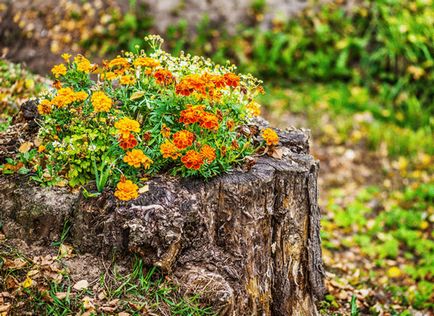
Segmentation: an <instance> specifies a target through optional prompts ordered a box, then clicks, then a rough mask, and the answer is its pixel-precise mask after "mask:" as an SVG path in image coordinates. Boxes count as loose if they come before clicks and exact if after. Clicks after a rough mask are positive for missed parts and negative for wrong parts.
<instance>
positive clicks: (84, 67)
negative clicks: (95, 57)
mask: <svg viewBox="0 0 434 316" xmlns="http://www.w3.org/2000/svg"><path fill="white" fill-rule="evenodd" d="M74 62H75V63H76V65H77V70H78V71H82V72H85V73H89V72H90V71H91V70H92V64H91V63H90V61H89V60H88V59H87V58H86V57H84V56H83V55H77V56H76V57H75V58H74Z"/></svg>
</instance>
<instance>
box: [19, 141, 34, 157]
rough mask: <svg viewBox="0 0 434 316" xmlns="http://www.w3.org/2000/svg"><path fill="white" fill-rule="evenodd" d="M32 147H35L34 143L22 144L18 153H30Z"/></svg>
mask: <svg viewBox="0 0 434 316" xmlns="http://www.w3.org/2000/svg"><path fill="white" fill-rule="evenodd" d="M32 146H33V143H32V142H25V143H22V144H21V145H20V148H18V151H19V152H20V153H22V154H24V153H26V152H28V151H29V150H30V149H31V148H32Z"/></svg>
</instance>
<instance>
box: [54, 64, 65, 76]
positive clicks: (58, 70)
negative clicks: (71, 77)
mask: <svg viewBox="0 0 434 316" xmlns="http://www.w3.org/2000/svg"><path fill="white" fill-rule="evenodd" d="M51 72H52V73H53V75H54V78H59V77H60V76H64V75H65V74H66V72H67V69H66V66H65V65H64V64H59V65H55V66H54V67H53V68H51Z"/></svg>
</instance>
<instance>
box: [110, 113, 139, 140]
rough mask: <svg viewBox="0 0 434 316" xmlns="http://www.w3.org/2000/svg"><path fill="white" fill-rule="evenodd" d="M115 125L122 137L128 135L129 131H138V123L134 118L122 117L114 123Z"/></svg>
mask: <svg viewBox="0 0 434 316" xmlns="http://www.w3.org/2000/svg"><path fill="white" fill-rule="evenodd" d="M115 127H116V128H117V129H118V131H119V134H121V136H122V137H124V138H127V137H129V134H130V132H136V133H138V132H140V124H139V122H137V121H136V120H132V119H129V118H128V117H124V118H122V119H120V120H119V121H117V122H116V123H115Z"/></svg>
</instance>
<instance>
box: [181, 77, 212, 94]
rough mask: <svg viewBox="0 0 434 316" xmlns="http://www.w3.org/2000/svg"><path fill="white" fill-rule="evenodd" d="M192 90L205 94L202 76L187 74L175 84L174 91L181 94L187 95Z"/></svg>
mask: <svg viewBox="0 0 434 316" xmlns="http://www.w3.org/2000/svg"><path fill="white" fill-rule="evenodd" d="M194 91H196V92H198V93H201V94H206V84H205V81H204V80H203V77H201V76H199V75H197V74H191V75H187V76H185V77H184V78H182V80H181V82H180V83H179V84H177V85H176V87H175V92H176V94H180V95H183V96H189V95H190V94H192V93H193V92H194Z"/></svg>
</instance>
